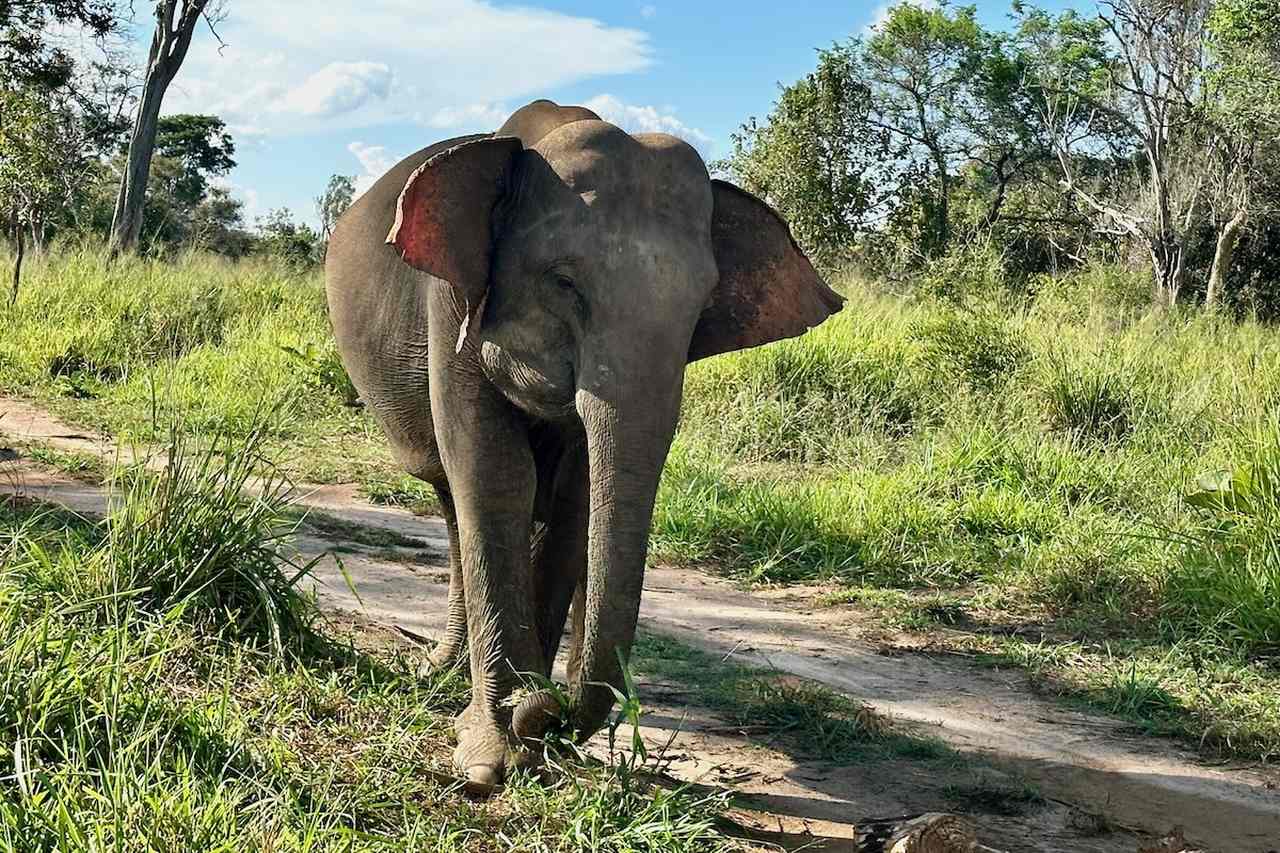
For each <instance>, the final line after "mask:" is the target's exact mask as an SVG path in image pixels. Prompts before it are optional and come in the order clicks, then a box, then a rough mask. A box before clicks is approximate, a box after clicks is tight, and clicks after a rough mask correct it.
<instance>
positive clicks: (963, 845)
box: [854, 813, 990, 853]
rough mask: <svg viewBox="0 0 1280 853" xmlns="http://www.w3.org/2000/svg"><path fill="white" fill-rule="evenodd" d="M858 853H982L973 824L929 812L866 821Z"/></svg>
mask: <svg viewBox="0 0 1280 853" xmlns="http://www.w3.org/2000/svg"><path fill="white" fill-rule="evenodd" d="M854 841H855V844H854V850H855V851H856V853H979V852H980V851H986V850H990V848H988V847H983V846H981V845H980V844H978V836H977V834H976V833H975V831H974V828H973V826H972V824H970V823H969V822H968V821H967V820H965V819H964V818H961V817H957V816H956V815H951V814H939V813H930V814H922V815H908V816H906V817H898V818H888V819H875V820H863V821H859V822H858V829H857V835H856V836H854Z"/></svg>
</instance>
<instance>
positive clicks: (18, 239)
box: [9, 216, 26, 308]
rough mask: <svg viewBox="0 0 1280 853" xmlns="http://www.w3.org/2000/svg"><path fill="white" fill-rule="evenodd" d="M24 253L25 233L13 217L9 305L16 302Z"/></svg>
mask: <svg viewBox="0 0 1280 853" xmlns="http://www.w3.org/2000/svg"><path fill="white" fill-rule="evenodd" d="M25 253H26V235H25V234H23V232H22V222H21V221H19V219H18V217H17V216H14V217H13V285H12V287H11V289H10V290H9V307H10V308H12V307H13V306H14V305H17V304H18V287H19V286H20V285H21V284H22V256H23V255H24V254H25Z"/></svg>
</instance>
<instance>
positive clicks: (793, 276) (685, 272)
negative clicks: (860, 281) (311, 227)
mask: <svg viewBox="0 0 1280 853" xmlns="http://www.w3.org/2000/svg"><path fill="white" fill-rule="evenodd" d="M325 274H326V282H327V292H328V300H329V312H330V317H331V320H332V323H333V328H334V333H335V335H336V337H337V343H338V348H339V351H340V353H341V355H342V360H343V364H344V365H345V366H346V368H347V370H348V372H349V373H350V375H351V379H352V381H353V382H354V383H355V386H356V388H357V389H358V390H359V392H360V394H361V397H362V398H363V399H364V401H365V403H366V405H367V407H368V409H369V411H370V412H371V413H372V415H373V417H374V418H375V419H376V420H377V421H378V423H379V425H380V426H381V427H382V429H383V430H384V431H385V433H386V435H387V438H388V439H389V441H390V444H391V448H392V451H393V452H394V454H395V457H396V460H397V462H398V463H399V464H401V465H402V466H403V467H404V468H405V470H406V471H408V472H409V473H410V474H412V475H413V476H416V477H419V478H421V479H422V480H425V481H426V482H428V483H430V484H431V485H432V486H434V488H435V489H436V491H437V492H438V494H439V497H440V503H441V505H442V507H443V514H444V517H445V521H446V522H447V525H448V530H449V545H450V557H449V559H450V568H451V580H450V584H449V603H448V627H447V629H446V632H445V636H444V638H443V640H442V641H441V642H440V644H439V646H438V647H437V648H436V649H435V650H434V651H433V653H432V657H431V664H432V665H434V666H449V665H452V664H454V663H455V662H460V661H461V660H462V659H463V658H464V657H467V656H468V655H469V665H470V670H471V684H472V698H471V703H470V705H469V706H468V707H467V708H466V710H465V711H464V712H463V713H462V714H461V715H459V717H458V718H457V720H456V721H455V731H456V735H457V748H456V750H455V752H454V763H455V765H456V766H457V768H458V769H459V771H461V772H462V773H463V774H464V776H465V778H466V779H467V780H469V782H470V783H471V784H473V785H475V786H477V787H484V786H492V785H495V784H497V783H498V782H500V781H501V779H502V778H503V774H504V773H505V771H506V770H507V769H508V768H510V767H512V766H514V765H515V764H516V763H517V762H519V761H521V760H523V758H524V757H525V756H527V755H529V751H528V750H527V749H525V747H524V745H525V744H527V743H528V742H529V741H530V739H536V738H539V737H541V736H543V735H544V734H545V733H546V731H547V729H548V727H549V726H551V725H553V724H557V725H565V726H567V727H568V729H569V730H571V731H574V732H577V733H578V735H579V736H581V737H586V736H589V735H590V734H592V733H594V732H595V731H597V730H598V729H599V728H600V727H601V726H602V725H603V724H604V723H605V721H606V719H607V717H608V714H609V711H610V708H611V707H612V705H613V701H614V697H613V693H612V691H611V690H610V689H609V687H608V685H613V686H615V687H621V685H622V683H623V682H622V666H621V663H620V661H621V660H625V659H626V657H627V656H628V655H629V653H630V650H631V644H632V641H633V638H634V636H635V630H636V619H637V615H638V611H639V607H640V592H641V586H642V580H643V576H644V567H645V556H646V550H647V548H648V537H649V526H650V521H651V516H652V513H653V505H654V499H655V495H656V492H657V488H658V479H659V476H660V474H661V471H662V466H663V463H664V462H665V460H666V456H667V452H668V449H669V447H670V444H671V440H672V435H673V433H674V431H675V428H676V421H677V419H678V416H679V411H680V398H681V391H682V385H683V378H684V370H685V365H686V364H688V363H689V362H691V361H693V360H695V359H699V358H704V357H706V356H711V355H715V354H716V353H722V352H727V351H730V350H736V349H742V348H745V347H751V346H756V345H759V344H763V343H767V342H769V341H774V340H779V339H782V338H787V337H792V336H795V335H799V334H801V333H802V332H804V331H805V330H807V329H809V328H810V327H812V326H815V325H817V324H818V323H820V322H822V321H823V320H824V319H825V318H826V317H827V316H829V315H830V314H831V313H833V312H834V311H837V310H839V307H840V305H841V302H842V300H841V298H840V297H839V296H838V295H837V294H835V293H834V292H833V291H832V290H831V289H830V288H828V287H827V285H826V284H825V283H824V282H823V281H822V279H821V278H820V277H819V275H818V274H817V273H816V272H815V271H814V269H813V267H812V265H811V264H810V263H809V261H808V260H807V259H806V258H805V256H804V254H803V253H802V252H801V251H800V249H799V248H798V247H797V246H796V244H795V243H794V242H793V240H792V239H791V236H790V232H789V231H788V228H787V225H786V223H785V222H783V221H782V219H781V218H780V217H779V216H778V215H777V214H776V213H775V212H774V211H773V210H771V209H770V208H769V207H768V206H767V205H766V204H764V203H763V202H761V201H760V200H758V199H756V198H755V197H753V196H751V195H749V194H748V193H746V192H744V191H742V190H740V189H737V188H735V187H733V186H732V185H730V184H727V183H723V182H721V181H713V180H711V179H710V178H709V176H708V174H707V169H706V166H705V165H704V163H703V161H702V159H701V157H700V156H699V155H698V153H697V152H696V151H695V150H694V149H693V148H692V147H690V146H689V145H688V144H687V143H685V142H683V141H681V140H679V139H677V138H675V137H672V136H667V135H664V134H635V135H631V134H628V133H626V132H624V131H622V130H620V129H619V128H617V127H615V126H614V125H612V124H609V123H608V122H605V121H602V120H600V118H599V117H598V116H597V115H596V114H595V113H593V112H591V111H590V110H587V109H584V108H582V107H561V106H557V105H556V104H554V103H552V102H550V101H535V102H533V103H531V104H529V105H528V106H526V107H523V108H522V109H520V110H519V111H518V112H516V113H515V114H514V115H512V116H511V118H510V119H508V120H507V122H506V124H504V125H503V126H502V128H501V129H499V130H498V131H497V132H496V133H494V134H486V135H479V136H469V137H463V138H458V139H450V140H447V141H445V142H440V143H438V144H436V145H432V146H430V147H429V148H425V149H423V150H422V151H419V152H418V153H416V154H414V155H412V156H410V157H408V158H407V159H405V160H404V161H402V162H401V163H400V164H399V165H397V166H396V167H395V168H393V169H392V170H391V171H390V172H388V173H387V174H386V175H385V176H383V177H382V179H381V180H379V181H378V182H377V183H376V184H375V185H374V186H373V187H372V189H370V190H369V191H368V192H367V193H365V194H364V195H363V196H362V197H361V198H360V199H359V200H358V201H357V202H356V203H355V204H354V205H353V206H352V207H351V209H350V210H349V211H348V212H347V213H346V214H345V215H344V216H343V217H342V219H341V221H340V222H339V223H338V225H337V228H336V230H335V233H334V235H333V239H332V241H331V244H330V247H329V252H328V258H327V261H326V268H325ZM571 610H572V631H571V638H572V639H571V646H570V649H569V656H568V670H569V678H570V684H569V691H568V695H569V697H570V702H569V705H568V708H569V710H568V712H567V715H566V714H565V713H564V712H563V711H562V709H561V708H560V706H559V705H558V704H557V702H556V701H555V700H554V697H552V696H551V694H549V693H547V692H545V691H542V692H533V693H530V694H528V695H526V696H525V697H524V698H523V700H522V701H519V702H516V701H515V697H516V696H517V695H518V694H519V693H520V692H521V690H522V688H523V687H524V685H526V684H528V674H529V673H541V674H542V675H548V674H549V673H550V671H551V666H552V662H553V660H554V659H555V657H556V653H557V649H558V647H559V644H560V638H561V635H562V634H563V633H564V629H565V622H566V619H567V618H568V617H569V614H570V611H571ZM564 716H567V719H561V717H564Z"/></svg>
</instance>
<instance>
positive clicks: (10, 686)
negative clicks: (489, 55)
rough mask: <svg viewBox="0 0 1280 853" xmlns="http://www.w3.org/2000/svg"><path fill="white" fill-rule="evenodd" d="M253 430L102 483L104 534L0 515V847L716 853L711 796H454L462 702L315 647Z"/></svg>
mask: <svg viewBox="0 0 1280 853" xmlns="http://www.w3.org/2000/svg"><path fill="white" fill-rule="evenodd" d="M261 435H262V433H261V431H260V430H256V429H255V430H251V431H250V434H249V436H248V438H247V439H245V440H229V439H228V440H225V441H215V442H212V443H211V444H210V445H209V446H210V447H212V448H216V449H217V450H218V452H214V450H206V451H203V452H201V453H199V454H196V455H194V456H191V455H187V454H184V453H182V452H181V451H182V449H183V448H182V447H181V446H176V445H175V446H172V447H170V448H169V451H170V453H169V458H170V460H171V462H170V464H169V465H168V466H167V467H166V468H165V469H164V470H163V471H160V472H149V471H146V470H145V469H132V470H127V471H121V472H117V474H116V475H115V477H114V482H116V483H117V484H118V486H117V489H116V492H115V499H114V504H113V506H112V509H111V512H110V514H109V515H108V517H107V518H106V519H104V520H103V521H102V522H93V521H90V520H87V519H83V518H78V517H76V516H74V515H72V514H70V513H67V512H65V511H62V510H58V509H55V508H52V507H42V506H39V505H35V504H31V503H28V502H25V501H22V500H6V501H5V502H4V503H3V504H0V849H5V850H22V851H36V850H66V851H82V850H127V851H135V850H136V851H152V850H155V851H159V850H165V851H168V850H210V851H228V853H229V852H230V851H238V850H297V851H334V853H337V851H408V850H422V849H431V850H441V851H464V850H466V851H472V850H480V851H515V850H520V851H523V850H547V851H553V850H565V851H577V850H583V849H592V850H601V851H654V852H655V853H658V852H659V851H715V850H721V849H725V848H727V847H728V842H727V841H726V840H725V839H724V838H723V837H722V836H720V835H719V834H717V832H716V831H715V830H714V828H713V827H714V818H715V817H716V815H717V814H718V812H719V811H720V809H721V808H722V807H723V802H722V798H720V797H706V796H697V795H694V794H691V793H690V792H689V791H687V790H655V789H653V788H651V787H649V786H647V785H641V784H628V785H625V786H624V785H620V784H618V780H617V779H616V778H614V777H613V776H611V775H610V774H609V773H607V772H591V771H584V772H581V773H566V774H565V775H564V776H563V777H561V778H560V779H558V780H556V781H555V782H554V783H552V784H549V785H547V786H542V785H539V784H537V783H535V782H534V781H533V780H532V779H530V778H529V777H527V776H519V777H517V778H515V779H513V780H511V784H510V785H509V786H508V790H507V791H506V792H505V793H504V794H503V795H502V796H501V797H500V798H499V799H498V800H497V801H496V802H495V803H493V804H491V805H482V804H477V803H471V802H468V801H467V800H465V799H463V798H462V797H461V795H460V794H459V793H458V792H457V790H455V788H456V786H454V785H453V784H452V783H451V781H450V777H449V775H448V773H447V772H444V771H445V769H446V766H447V765H446V762H447V761H448V756H449V754H450V751H451V750H450V746H449V743H448V731H449V729H450V727H451V719H452V717H453V716H454V715H455V714H456V713H458V712H459V711H460V710H461V708H462V706H463V704H464V702H465V684H463V683H462V681H461V679H460V677H459V676H458V675H457V674H456V673H441V674H438V675H437V676H435V677H433V678H432V679H430V680H427V681H423V680H419V679H418V678H417V676H416V675H415V674H414V673H415V671H416V667H415V666H414V665H413V662H411V661H409V660H406V659H404V658H403V657H402V656H401V655H400V654H398V653H396V652H394V651H388V652H383V653H380V654H378V655H377V656H371V655H369V654H366V653H361V652H358V651H356V649H355V648H354V647H353V646H351V645H348V644H345V643H336V642H333V641H331V640H327V639H325V638H324V637H322V636H321V635H320V634H318V633H316V629H317V626H316V624H315V617H316V612H315V609H314V602H313V601H311V600H310V599H309V598H308V597H306V596H304V595H302V594H301V593H300V591H299V590H298V588H297V581H298V580H299V578H300V575H301V573H302V572H304V571H305V568H306V567H305V566H303V567H299V566H297V565H296V564H295V563H294V562H293V561H292V559H291V557H290V552H289V549H288V547H287V545H286V544H285V542H284V539H283V537H284V535H286V534H287V532H288V527H287V526H286V525H284V523H283V515H282V510H283V509H284V506H283V500H282V499H283V497H284V494H283V486H282V484H281V481H279V480H278V479H275V478H272V477H270V476H268V477H267V478H266V479H260V478H258V472H260V471H261V470H262V466H261V464H260V463H261V459H260V458H259V456H258V451H259V449H260V446H261V445H260V441H261ZM251 472H253V473H252V474H251ZM281 652H285V654H281ZM442 765H444V766H442Z"/></svg>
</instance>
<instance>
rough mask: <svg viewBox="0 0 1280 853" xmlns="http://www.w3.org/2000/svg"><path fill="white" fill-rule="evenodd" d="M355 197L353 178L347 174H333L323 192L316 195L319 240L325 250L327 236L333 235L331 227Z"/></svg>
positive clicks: (327, 240)
mask: <svg viewBox="0 0 1280 853" xmlns="http://www.w3.org/2000/svg"><path fill="white" fill-rule="evenodd" d="M355 197H356V184H355V178H353V177H349V176H347V175H333V176H332V177H330V178H329V184H328V185H327V186H326V187H325V188H324V192H322V193H321V194H320V195H318V196H316V213H317V214H318V215H319V216H320V240H321V241H322V242H323V244H324V246H325V248H326V250H327V248H328V245H329V238H330V237H331V236H333V227H334V226H335V225H337V224H338V218H339V217H341V216H342V214H344V213H346V212H347V208H348V207H350V206H351V202H353V201H354V200H355Z"/></svg>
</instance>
